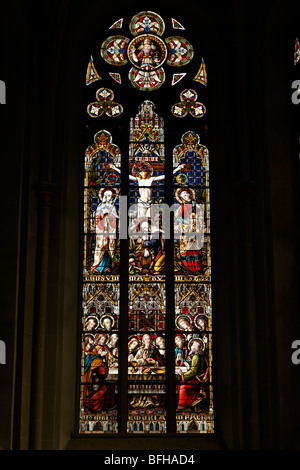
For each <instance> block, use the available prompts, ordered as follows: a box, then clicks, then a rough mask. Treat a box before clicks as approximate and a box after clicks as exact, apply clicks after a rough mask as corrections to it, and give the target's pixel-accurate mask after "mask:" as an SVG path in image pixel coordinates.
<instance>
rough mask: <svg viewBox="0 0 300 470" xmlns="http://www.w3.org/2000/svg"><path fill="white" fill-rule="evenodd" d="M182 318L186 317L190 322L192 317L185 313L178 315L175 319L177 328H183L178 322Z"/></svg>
mask: <svg viewBox="0 0 300 470" xmlns="http://www.w3.org/2000/svg"><path fill="white" fill-rule="evenodd" d="M181 318H184V319H186V320H187V321H188V322H189V323H191V319H190V318H189V316H188V315H184V314H181V315H178V317H177V318H176V320H175V325H176V326H177V328H178V329H179V330H181V328H180V326H179V325H178V322H179V320H180V319H181Z"/></svg>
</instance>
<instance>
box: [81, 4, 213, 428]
mask: <svg viewBox="0 0 300 470" xmlns="http://www.w3.org/2000/svg"><path fill="white" fill-rule="evenodd" d="M178 32H179V34H178ZM101 34H102V35H104V36H103V37H102V36H101V40H100V37H99V42H100V44H101V47H100V49H99V50H98V51H96V50H94V49H93V50H91V51H90V52H89V56H88V58H87V69H86V76H85V86H86V90H88V93H87V94H86V96H87V97H88V98H87V101H86V103H85V115H86V127H85V131H86V134H85V136H86V137H85V138H86V139H87V140H86V145H85V155H84V159H83V170H84V211H83V212H84V217H83V227H84V247H83V282H82V286H83V287H82V296H81V297H82V311H81V325H82V331H81V374H80V387H81V388H80V390H81V393H80V413H79V432H80V433H81V434H90V433H93V434H100V433H101V434H115V433H119V432H122V430H123V432H124V430H125V432H127V433H128V434H132V435H137V434H165V433H168V432H177V433H212V432H213V431H214V415H213V390H212V306H211V243H210V193H209V191H210V188H209V150H208V146H207V142H206V139H207V135H208V134H207V129H208V127H207V120H206V118H207V113H208V106H207V93H206V90H207V85H208V80H207V69H206V63H205V61H204V58H203V57H202V51H201V50H200V51H198V50H197V49H195V48H194V46H193V44H192V43H193V41H192V39H191V36H187V34H188V32H187V29H186V28H185V26H184V25H183V24H182V22H181V21H180V18H178V19H175V18H164V19H163V18H162V16H161V15H160V14H158V13H156V12H151V11H141V12H137V13H136V14H134V15H133V17H131V18H125V17H124V18H116V19H115V21H114V22H113V23H112V24H108V25H107V31H106V34H105V31H103V30H102V31H101ZM164 90H165V91H164ZM162 98H163V99H162ZM200 123H201V124H200ZM124 384H125V385H126V389H124ZM124 394H126V397H125V398H126V399H125V400H124ZM121 395H122V396H121ZM120 423H121V424H120Z"/></svg>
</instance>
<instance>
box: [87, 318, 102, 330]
mask: <svg viewBox="0 0 300 470" xmlns="http://www.w3.org/2000/svg"><path fill="white" fill-rule="evenodd" d="M90 319H94V320H95V322H96V326H95V328H93V329H94V330H96V329H97V328H98V326H99V318H98V317H97V316H96V315H89V316H88V317H86V318H85V321H84V326H85V329H86V324H87V322H88V321H89V320H90ZM86 331H87V330H86Z"/></svg>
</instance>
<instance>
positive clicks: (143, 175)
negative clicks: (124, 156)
mask: <svg viewBox="0 0 300 470" xmlns="http://www.w3.org/2000/svg"><path fill="white" fill-rule="evenodd" d="M184 166H185V164H184V163H182V164H180V165H178V166H177V167H176V168H174V170H173V174H175V173H177V172H178V171H180V170H181V169H182V168H184ZM109 167H110V168H111V169H112V170H115V171H116V172H118V173H121V170H120V169H119V168H118V167H116V166H115V165H113V164H110V165H109ZM129 179H130V180H131V181H135V182H137V183H138V188H139V198H138V204H137V207H138V214H137V217H138V219H143V218H145V217H149V218H151V215H152V214H151V206H152V204H153V200H152V191H153V183H155V182H156V181H162V180H164V179H165V175H159V176H151V173H150V171H149V170H144V169H143V170H141V171H140V172H139V173H138V174H137V175H136V176H134V175H129Z"/></svg>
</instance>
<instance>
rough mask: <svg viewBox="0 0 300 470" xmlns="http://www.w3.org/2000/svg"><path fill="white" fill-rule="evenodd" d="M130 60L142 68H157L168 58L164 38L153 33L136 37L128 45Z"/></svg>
mask: <svg viewBox="0 0 300 470" xmlns="http://www.w3.org/2000/svg"><path fill="white" fill-rule="evenodd" d="M127 55H128V58H129V60H130V62H131V63H132V64H133V65H134V66H135V67H136V68H138V69H140V70H155V69H157V68H159V67H160V66H161V65H162V64H163V63H164V62H165V60H166V58H167V55H168V50H167V47H166V45H165V43H164V41H163V40H162V39H160V38H159V37H157V36H154V35H152V34H142V35H140V36H137V37H135V38H134V39H132V41H131V42H130V43H129V45H128V49H127Z"/></svg>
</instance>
